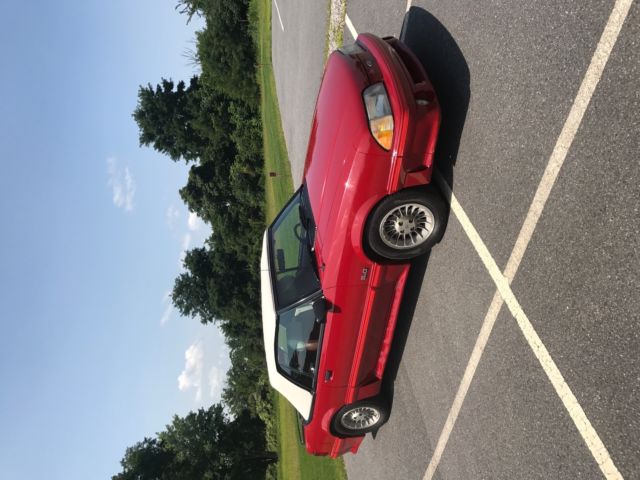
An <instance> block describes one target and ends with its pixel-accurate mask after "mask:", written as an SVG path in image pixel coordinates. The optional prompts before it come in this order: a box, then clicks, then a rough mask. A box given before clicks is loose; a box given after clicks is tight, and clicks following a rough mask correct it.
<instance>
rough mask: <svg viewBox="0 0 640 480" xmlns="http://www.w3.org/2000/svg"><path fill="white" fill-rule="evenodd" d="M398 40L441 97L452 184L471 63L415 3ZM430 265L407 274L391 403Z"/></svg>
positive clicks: (441, 142) (393, 355)
mask: <svg viewBox="0 0 640 480" xmlns="http://www.w3.org/2000/svg"><path fill="white" fill-rule="evenodd" d="M400 40H401V41H402V42H404V43H405V45H407V46H408V47H409V48H410V49H411V51H412V52H413V53H414V54H415V55H416V57H417V58H418V60H420V62H421V63H422V65H423V66H424V68H425V70H426V72H427V74H428V75H429V78H430V80H431V83H432V84H433V87H434V88H435V90H436V94H437V95H438V100H439V101H440V108H441V112H442V121H441V125H440V132H439V136H438V143H437V146H436V153H435V161H436V168H437V170H438V171H439V172H440V174H441V175H442V176H443V177H444V179H445V180H446V182H447V183H448V184H449V186H451V187H452V188H453V167H454V166H455V164H456V161H457V157H458V148H459V146H460V138H461V136H462V130H463V128H464V123H465V120H466V117H467V110H468V107H469V97H470V75H469V67H468V65H467V62H466V60H465V58H464V55H463V54H462V52H461V51H460V48H459V47H458V44H457V43H456V41H455V40H454V39H453V37H452V36H451V34H450V33H449V31H448V30H447V29H446V28H445V27H444V25H442V23H440V22H439V21H438V19H437V18H436V17H434V16H433V15H431V14H430V13H429V12H427V11H426V10H424V9H422V8H419V7H412V8H410V9H409V11H408V12H407V13H406V15H405V18H404V22H403V24H402V30H401V33H400ZM447 200H449V199H447ZM448 203H449V202H448ZM445 237H446V233H445ZM435 248H438V247H437V246H436V247H435ZM428 263H429V255H425V256H424V257H422V258H420V259H418V260H416V261H415V262H413V264H412V266H411V270H410V272H409V277H408V278H407V283H406V287H405V290H404V295H403V300H402V303H401V305H400V311H399V314H398V322H397V325H396V330H395V333H394V338H393V343H392V346H391V351H390V352H389V358H388V360H387V366H386V370H385V374H384V378H383V388H382V390H383V392H384V393H385V394H386V395H387V397H388V399H389V401H390V402H391V404H392V403H393V392H394V383H395V380H396V377H397V374H398V370H399V368H400V362H401V359H402V355H403V353H404V348H405V345H406V342H407V338H408V337H409V333H410V330H411V323H412V321H413V315H414V312H415V308H416V304H417V302H418V296H419V295H420V291H421V288H422V281H423V279H424V276H425V274H426V272H427V265H428ZM391 406H392V405H391ZM374 438H375V433H374Z"/></svg>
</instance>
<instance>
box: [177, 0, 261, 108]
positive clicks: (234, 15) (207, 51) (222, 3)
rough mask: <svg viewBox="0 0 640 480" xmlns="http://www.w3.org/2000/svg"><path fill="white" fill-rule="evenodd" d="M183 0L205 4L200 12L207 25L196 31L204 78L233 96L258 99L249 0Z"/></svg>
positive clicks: (216, 87)
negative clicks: (193, 0) (201, 0)
mask: <svg viewBox="0 0 640 480" xmlns="http://www.w3.org/2000/svg"><path fill="white" fill-rule="evenodd" d="M185 3H189V4H192V3H193V4H194V5H198V6H200V5H201V3H204V5H202V13H203V16H204V18H205V19H206V23H207V27H206V28H205V29H204V30H201V31H199V32H197V34H196V37H197V40H196V44H197V49H198V59H199V60H200V63H201V64H202V74H203V80H204V81H205V82H207V83H208V84H209V85H211V86H215V89H216V90H218V91H220V92H223V93H225V94H226V95H229V96H230V97H232V98H235V99H238V100H243V101H247V102H257V100H258V86H257V83H256V80H255V68H256V67H255V61H256V54H255V47H254V44H253V40H252V37H251V33H250V32H249V24H248V21H247V16H248V12H249V10H248V6H249V2H248V0H235V1H227V0H206V1H204V2H185ZM189 11H191V10H188V11H187V12H189Z"/></svg>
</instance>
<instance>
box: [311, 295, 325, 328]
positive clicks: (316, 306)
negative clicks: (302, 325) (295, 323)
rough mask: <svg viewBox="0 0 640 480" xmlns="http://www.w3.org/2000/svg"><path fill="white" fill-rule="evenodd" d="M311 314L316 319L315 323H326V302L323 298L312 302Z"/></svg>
mask: <svg viewBox="0 0 640 480" xmlns="http://www.w3.org/2000/svg"><path fill="white" fill-rule="evenodd" d="M313 314H314V315H315V317H316V322H318V323H324V322H326V321H327V300H326V299H325V298H324V297H320V298H318V299H317V300H315V301H314V302H313Z"/></svg>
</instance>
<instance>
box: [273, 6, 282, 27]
mask: <svg viewBox="0 0 640 480" xmlns="http://www.w3.org/2000/svg"><path fill="white" fill-rule="evenodd" d="M273 3H274V5H275V6H276V12H277V13H278V20H280V28H282V31H283V32H284V25H283V23H282V17H281V16H280V9H279V8H278V2H277V1H276V0H273Z"/></svg>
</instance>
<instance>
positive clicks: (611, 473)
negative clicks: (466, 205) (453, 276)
mask: <svg viewBox="0 0 640 480" xmlns="http://www.w3.org/2000/svg"><path fill="white" fill-rule="evenodd" d="M437 179H438V183H439V185H440V187H441V188H442V189H443V191H444V192H446V194H450V195H451V210H452V211H453V213H454V214H455V216H456V218H457V219H458V221H459V222H460V224H461V225H462V228H463V229H464V231H465V233H466V234H467V237H468V238H469V240H470V241H471V243H472V245H473V247H474V248H475V250H476V252H477V253H478V255H479V256H480V259H481V260H482V263H483V264H484V266H485V268H486V269H487V271H488V272H489V275H490V276H491V279H492V280H493V282H494V283H495V285H496V287H497V288H498V292H499V294H500V296H501V297H502V299H503V300H504V303H506V304H507V307H508V308H509V310H510V312H511V315H513V317H514V318H515V319H516V322H517V323H518V326H519V327H520V330H521V331H522V333H523V335H524V337H525V339H526V340H527V343H528V344H529V346H530V347H531V349H532V350H533V353H534V355H535V356H536V358H537V359H538V362H540V365H541V366H542V369H543V370H544V372H545V373H546V374H547V377H548V378H549V380H550V381H551V384H552V385H553V388H554V389H555V391H556V393H557V394H558V396H559V397H560V400H561V401H562V404H563V405H564V407H565V409H566V410H567V412H568V413H569V416H570V417H571V419H572V420H573V423H574V424H575V426H576V428H577V429H578V432H579V433H580V435H581V436H582V439H583V440H584V441H585V443H586V444H587V447H588V448H589V450H590V451H591V454H592V455H593V457H594V459H595V460H596V462H597V463H598V466H599V467H600V470H601V471H602V473H603V474H604V476H605V478H607V479H621V478H622V475H621V474H620V472H619V471H618V469H617V468H616V466H615V464H614V463H613V460H612V459H611V456H610V455H609V452H608V451H607V448H606V447H605V446H604V444H603V443H602V440H600V437H599V436H598V433H597V432H596V431H595V429H594V428H593V426H592V425H591V422H590V421H589V419H588V418H587V416H586V414H585V413H584V410H583V409H582V407H581V406H580V404H579V403H578V399H577V398H576V397H575V395H574V394H573V392H572V391H571V388H570V387H569V385H568V384H567V382H566V381H565V379H564V377H563V376H562V373H561V372H560V370H559V369H558V367H557V365H556V364H555V362H554V361H553V359H552V358H551V355H550V354H549V351H548V350H547V348H546V347H545V346H544V344H543V343H542V340H540V337H539V336H538V334H537V332H536V331H535V329H534V328H533V325H532V324H531V322H530V321H529V319H528V318H527V315H526V314H525V313H524V311H523V310H522V307H521V306H520V303H519V302H518V300H517V299H516V297H515V295H514V294H513V291H512V290H511V287H510V286H509V281H508V280H507V279H506V278H505V277H504V275H502V273H501V272H500V269H499V268H498V265H497V264H496V262H495V260H494V259H493V257H492V256H491V254H490V253H489V249H488V248H487V246H486V245H485V244H484V242H483V241H482V239H481V238H480V235H479V234H478V231H477V230H476V229H475V227H474V226H473V225H472V224H471V221H470V220H469V217H468V216H467V214H466V213H465V211H464V210H463V209H462V207H461V206H460V203H459V202H458V200H457V199H456V197H455V195H453V193H452V192H451V190H450V189H449V186H448V185H447V183H446V182H445V181H444V180H443V179H442V177H441V176H440V175H437ZM501 306H502V301H501V300H499V299H496V297H495V296H494V299H493V301H492V302H491V306H490V307H489V311H488V312H487V316H486V317H485V323H483V325H482V328H481V332H480V336H479V338H478V340H477V341H476V346H475V347H474V349H473V353H472V355H471V359H470V360H469V364H468V365H467V369H466V370H465V373H464V376H463V379H462V381H461V383H460V387H459V389H458V392H457V393H456V397H455V400H454V404H453V405H452V407H451V410H450V412H449V416H448V417H447V420H446V422H445V427H444V429H443V431H442V433H441V434H440V438H439V439H438V443H437V445H436V448H435V450H434V454H433V457H432V458H431V461H430V462H429V466H428V467H427V471H426V472H425V474H424V477H423V480H430V479H431V478H433V474H434V473H435V471H436V468H437V467H438V464H439V463H440V459H441V457H442V453H443V452H444V449H445V447H446V445H447V442H448V440H449V435H450V434H451V431H452V430H453V426H454V424H455V421H456V419H457V417H458V413H459V412H460V408H461V407H462V403H463V402H464V398H465V396H466V394H467V390H468V388H469V385H470V384H471V381H472V380H473V376H474V373H475V369H476V368H477V366H478V363H479V362H480V357H481V356H482V352H483V351H484V347H485V346H486V343H487V341H488V339H489V335H490V334H491V329H492V328H493V324H494V323H495V319H496V318H497V316H498V312H499V311H500V307H501Z"/></svg>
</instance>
